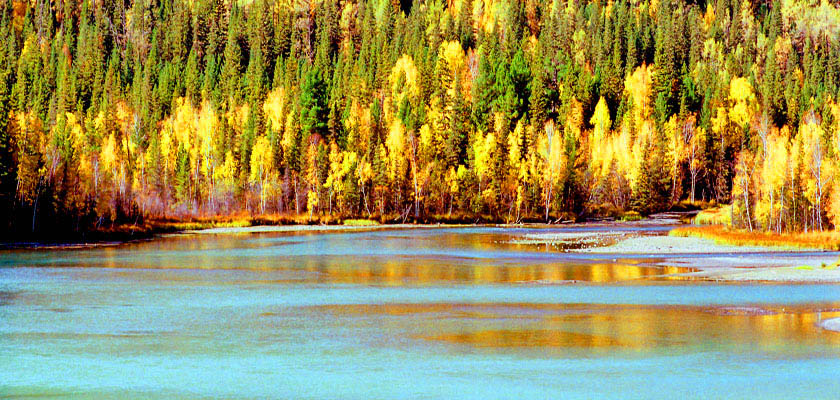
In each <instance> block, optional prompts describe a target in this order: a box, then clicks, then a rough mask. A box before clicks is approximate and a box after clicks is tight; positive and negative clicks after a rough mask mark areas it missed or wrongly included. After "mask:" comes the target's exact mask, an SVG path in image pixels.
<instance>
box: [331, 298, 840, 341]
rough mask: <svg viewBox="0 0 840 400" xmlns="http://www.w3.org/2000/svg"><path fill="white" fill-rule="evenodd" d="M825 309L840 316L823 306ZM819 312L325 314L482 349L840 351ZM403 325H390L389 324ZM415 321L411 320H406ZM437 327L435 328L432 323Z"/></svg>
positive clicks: (361, 309) (363, 309)
mask: <svg viewBox="0 0 840 400" xmlns="http://www.w3.org/2000/svg"><path fill="white" fill-rule="evenodd" d="M823 306H824V307H820V308H821V309H835V310H836V309H838V308H837V306H838V305H827V306H826V305H823ZM820 308H815V307H799V308H796V307H794V308H790V307H786V308H784V309H783V308H778V309H773V308H770V309H767V308H764V309H758V308H753V307H713V308H708V307H676V306H673V307H672V306H664V307H655V306H630V305H615V306H611V305H587V304H579V305H578V304H569V305H561V304H558V305H554V304H501V303H496V304H445V303H438V304H385V305H343V306H325V307H320V309H321V311H329V312H332V313H334V314H336V315H337V316H339V317H340V316H345V315H368V316H372V317H375V319H376V320H377V321H381V324H380V325H381V326H387V327H388V332H391V333H397V332H401V333H400V334H401V335H405V336H409V337H418V338H422V339H426V340H432V341H441V342H447V343H454V344H462V345H467V346H471V347H481V348H510V347H521V348H527V347H533V348H541V347H542V348H557V349H618V348H623V349H630V350H632V349H650V348H656V347H661V348H669V347H673V348H675V349H677V348H679V349H681V350H689V351H690V350H692V349H697V348H701V349H704V350H714V349H721V348H723V349H735V350H737V349H750V350H756V349H757V350H761V351H767V352H771V353H779V352H780V353H784V352H785V351H786V349H790V348H791V346H807V345H820V344H822V345H826V346H829V347H830V346H837V345H840V335H838V334H835V333H831V332H827V331H824V330H822V329H820V328H819V327H818V324H819V321H820V318H822V319H827V318H834V317H838V316H840V311H831V312H823V313H822V314H820V313H819V312H818V310H819V309H820ZM395 316H399V317H400V318H397V319H391V318H390V317H395ZM405 316H411V317H413V318H404V317H405ZM432 321H433V323H432Z"/></svg>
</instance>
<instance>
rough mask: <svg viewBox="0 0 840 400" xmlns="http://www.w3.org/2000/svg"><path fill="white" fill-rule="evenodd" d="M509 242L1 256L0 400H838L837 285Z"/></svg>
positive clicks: (339, 237)
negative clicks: (747, 277) (706, 274)
mask: <svg viewBox="0 0 840 400" xmlns="http://www.w3.org/2000/svg"><path fill="white" fill-rule="evenodd" d="M581 229H586V228H578V227H575V228H571V229H568V228H566V229H563V230H560V231H562V232H569V231H572V230H573V231H575V232H581ZM596 229H600V228H596ZM666 230H667V229H666V228H661V227H650V228H644V229H636V228H633V229H630V228H628V229H627V231H626V232H624V233H626V234H662V233H664V232H665V231H666ZM529 232H532V230H529V229H514V230H511V229H506V230H503V229H498V228H458V229H454V228H453V229H405V230H376V231H369V232H352V233H335V232H333V233H320V234H319V233H300V234H290V233H273V234H272V233H264V234H251V235H186V236H184V235H178V236H169V237H164V238H159V239H156V240H152V241H144V242H138V243H131V244H124V245H119V246H109V247H97V248H83V249H78V248H76V249H53V250H43V249H42V250H34V251H33V250H7V251H3V252H0V397H13V398H14V397H41V396H43V397H53V396H55V397H72V398H102V397H142V398H266V397H268V398H318V399H323V398H327V399H332V398H341V399H355V398H358V399H363V398H364V399H369V398H374V399H379V398H381V399H390V398H434V399H444V398H445V399H452V398H491V399H492V398H587V399H588V398H603V397H607V398H663V397H666V398H672V397H677V398H732V399H736V398H780V399H781V398H803V397H804V398H826V399H827V398H836V393H840V381H838V379H836V378H837V371H840V334H837V333H832V332H828V331H825V330H822V329H820V328H819V326H818V324H819V322H820V321H821V320H822V319H825V318H832V317H838V316H840V286H837V285H765V284H720V283H714V282H704V281H685V280H682V279H683V278H682V277H680V276H678V274H680V273H683V272H687V271H690V270H688V269H685V268H680V267H679V266H674V265H668V263H667V261H666V262H663V260H658V259H654V258H651V257H641V256H637V255H634V256H630V255H628V256H620V255H619V256H616V255H597V254H576V253H566V252H564V250H567V249H568V248H570V247H574V244H569V245H565V246H560V247H559V248H558V247H556V246H545V245H533V244H522V243H520V242H517V241H515V240H514V239H516V238H517V237H521V236H522V235H524V234H527V233H529ZM539 232H545V230H539ZM583 232H586V231H585V230H584V231H583ZM675 274H676V275H677V276H675Z"/></svg>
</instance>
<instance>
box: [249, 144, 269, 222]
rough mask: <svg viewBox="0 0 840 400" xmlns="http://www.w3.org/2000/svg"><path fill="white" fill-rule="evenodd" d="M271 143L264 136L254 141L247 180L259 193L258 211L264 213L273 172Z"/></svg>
mask: <svg viewBox="0 0 840 400" xmlns="http://www.w3.org/2000/svg"><path fill="white" fill-rule="evenodd" d="M272 154H273V153H272V149H271V143H270V142H269V141H268V138H267V137H265V136H260V137H258V138H257V140H256V141H255V142H254V147H253V149H252V150H251V173H250V175H249V177H248V181H249V182H250V183H251V184H252V185H254V186H256V187H257V190H258V191H259V193H260V212H261V213H265V203H266V198H267V195H268V193H269V190H270V189H271V187H270V181H271V177H272V175H273V174H274V162H273V161H274V160H273V159H272Z"/></svg>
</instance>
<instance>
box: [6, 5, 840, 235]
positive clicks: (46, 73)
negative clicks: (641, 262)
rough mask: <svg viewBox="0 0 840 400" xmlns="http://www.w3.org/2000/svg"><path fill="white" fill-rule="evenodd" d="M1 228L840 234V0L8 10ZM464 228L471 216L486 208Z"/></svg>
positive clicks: (24, 7)
mask: <svg viewBox="0 0 840 400" xmlns="http://www.w3.org/2000/svg"><path fill="white" fill-rule="evenodd" d="M0 14H2V15H0V36H2V37H3V40H2V48H1V49H0V208H2V211H0V215H2V219H3V221H2V224H3V225H4V226H5V228H4V230H5V231H6V233H8V232H12V233H13V234H18V233H20V234H23V233H27V234H30V233H37V232H43V231H55V230H66V231H68V232H73V231H85V230H89V229H96V228H103V227H107V226H112V225H114V224H125V223H136V222H137V221H141V220H143V219H149V218H193V217H213V216H224V215H231V214H237V213H239V214H247V215H293V216H308V217H309V218H317V217H318V216H337V217H351V216H356V217H365V218H368V217H372V218H386V217H389V216H390V217H396V218H402V219H409V220H413V219H415V220H435V219H437V220H445V219H446V218H451V217H452V216H453V215H457V216H472V217H475V216H482V217H483V218H489V219H495V220H499V221H509V222H516V221H523V220H525V221H555V220H557V219H560V218H563V219H569V218H582V217H586V216H596V215H620V213H622V212H624V211H629V210H635V211H637V212H639V213H641V214H647V213H652V212H656V211H659V210H665V209H668V208H670V207H672V206H673V205H674V204H677V203H680V202H683V203H686V202H694V203H697V202H716V203H719V204H732V207H731V209H730V211H729V214H730V218H731V223H732V224H733V225H735V226H739V227H744V228H749V229H755V230H770V231H778V232H787V231H803V230H804V231H811V230H827V229H833V228H834V227H840V184H838V182H840V100H838V97H839V96H840V8H838V4H837V3H836V2H834V1H828V0H821V1H819V0H773V1H764V0H762V1H749V0H717V1H709V2H704V1H697V2H692V1H689V2H685V1H679V0H650V1H647V0H631V1H602V0H592V1H587V0H577V1H575V0H524V1H523V0H449V1H446V2H443V1H440V0H424V1H419V0H415V1H414V2H411V1H410V0H408V1H406V0H402V1H400V2H397V1H396V0H394V1H390V0H279V1H267V0H255V1H239V2H232V1H223V0H195V1H181V0H174V1H173V0H158V1H156V0H142V1H141V0H138V1H135V2H132V1H126V0H99V1H97V0H85V1H81V2H77V1H54V2H53V1H42V0H28V1H10V0H2V12H1V13H0ZM472 217H470V218H472Z"/></svg>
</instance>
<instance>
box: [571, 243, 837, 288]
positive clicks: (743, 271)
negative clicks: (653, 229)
mask: <svg viewBox="0 0 840 400" xmlns="http://www.w3.org/2000/svg"><path fill="white" fill-rule="evenodd" d="M573 251H575V252H578V253H586V254H615V255H617V256H620V255H622V254H625V255H633V256H650V258H651V259H656V260H657V261H656V262H655V264H657V265H663V266H679V267H688V268H696V269H699V270H700V271H699V272H692V273H687V274H682V276H686V277H693V278H701V279H709V280H716V281H733V282H791V283H840V268H823V266H832V265H834V264H835V263H837V262H838V258H840V253H838V252H831V251H824V250H819V249H802V248H785V247H762V246H733V245H724V244H718V243H715V242H714V241H713V240H710V239H703V238H695V237H673V236H633V237H629V238H626V239H624V240H621V241H619V242H617V243H615V244H612V245H609V246H604V247H588V248H583V249H576V250H573Z"/></svg>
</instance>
